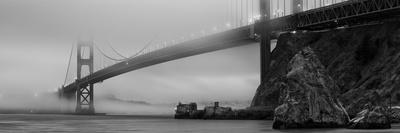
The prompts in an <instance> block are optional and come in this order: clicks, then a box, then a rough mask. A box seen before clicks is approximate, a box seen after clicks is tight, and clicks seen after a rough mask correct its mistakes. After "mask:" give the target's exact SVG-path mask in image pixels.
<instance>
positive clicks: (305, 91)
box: [273, 47, 349, 129]
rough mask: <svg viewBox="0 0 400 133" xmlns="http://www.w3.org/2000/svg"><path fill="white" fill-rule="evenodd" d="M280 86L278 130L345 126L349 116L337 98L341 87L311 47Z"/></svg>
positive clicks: (291, 64) (300, 55)
mask: <svg viewBox="0 0 400 133" xmlns="http://www.w3.org/2000/svg"><path fill="white" fill-rule="evenodd" d="M288 71H289V72H288V73H287V74H286V76H285V77H284V78H283V82H281V83H280V88H281V94H280V96H281V97H280V101H281V103H283V104H282V105H280V106H278V107H277V108H276V109H275V115H274V116H275V117H274V123H273V128H274V129H288V128H321V127H343V126H345V125H346V123H347V122H348V121H349V118H348V115H347V113H346V111H345V109H344V108H343V106H342V105H341V103H340V102H339V100H338V99H337V97H338V94H337V92H338V87H337V86H336V84H335V83H334V81H333V79H332V78H331V77H330V76H329V75H327V72H326V70H325V68H324V66H323V65H322V64H321V62H320V61H319V59H318V58H317V57H316V55H315V54H314V52H313V51H312V49H311V48H309V47H306V48H304V49H303V50H302V51H300V52H299V53H298V54H296V55H295V56H294V57H293V59H292V60H291V61H290V62H289V64H288Z"/></svg>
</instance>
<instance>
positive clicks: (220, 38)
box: [62, 26, 255, 93]
mask: <svg viewBox="0 0 400 133" xmlns="http://www.w3.org/2000/svg"><path fill="white" fill-rule="evenodd" d="M251 42H255V40H254V39H251V38H250V26H245V27H241V28H238V29H234V30H229V31H225V32H222V33H217V34H214V35H212V36H206V37H203V38H199V39H195V40H191V41H186V42H183V43H180V44H177V45H172V46H169V47H167V48H163V49H160V50H156V51H152V52H150V53H147V54H144V55H140V56H137V57H134V58H131V59H129V60H127V61H123V62H120V63H117V64H114V65H112V66H110V67H107V68H105V69H102V70H99V71H97V72H94V73H93V74H92V75H89V76H86V77H83V78H82V79H80V80H79V81H77V82H79V84H80V85H81V86H86V85H88V84H94V83H98V82H101V81H103V80H106V79H109V78H112V77H114V76H117V75H120V74H123V73H126V72H129V71H133V70H137V69H140V68H144V67H148V66H152V65H155V64H160V63H163V62H167V61H170V60H176V59H180V58H184V57H188V56H193V55H198V54H202V53H208V52H212V51H216V50H221V49H227V48H231V47H236V46H241V45H246V44H251ZM76 88H77V84H76V83H71V84H70V85H68V86H66V87H64V89H63V90H62V91H63V92H64V93H74V92H75V90H76Z"/></svg>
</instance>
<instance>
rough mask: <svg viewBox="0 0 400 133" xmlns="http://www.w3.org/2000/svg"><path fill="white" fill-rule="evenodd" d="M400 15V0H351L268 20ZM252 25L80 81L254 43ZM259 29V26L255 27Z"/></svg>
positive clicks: (285, 25) (306, 24)
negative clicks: (251, 33) (251, 36)
mask: <svg viewBox="0 0 400 133" xmlns="http://www.w3.org/2000/svg"><path fill="white" fill-rule="evenodd" d="M399 14H400V0H350V1H347V2H343V3H338V4H333V5H330V6H326V7H322V8H318V9H313V10H309V11H305V12H301V13H297V14H293V15H289V16H285V17H281V18H277V19H273V20H270V21H269V22H268V23H270V25H271V27H272V31H290V30H298V29H306V30H313V29H323V28H325V29H326V28H333V27H338V26H344V25H356V24H362V23H366V22H371V21H379V20H382V19H390V18H393V17H395V16H398V15H399ZM262 23H267V22H262ZM251 27H252V26H245V27H241V28H237V29H233V30H229V31H225V32H222V33H217V34H214V35H212V36H207V37H203V38H200V39H195V40H192V41H187V42H183V43H181V44H177V45H174V46H170V47H167V48H164V49H160V50H157V51H153V52H150V53H147V54H144V55H140V56H138V57H135V58H131V59H129V60H127V61H124V62H121V63H117V64H115V65H112V66H110V67H107V68H105V69H102V70H99V71H97V72H95V73H93V74H92V75H89V76H86V77H84V78H82V79H80V80H79V81H77V82H78V83H79V84H80V85H82V86H86V85H88V84H94V83H98V82H101V81H103V80H106V79H108V78H112V77H114V76H117V75H120V74H123V73H126V72H129V71H133V70H137V69H140V68H144V67H147V66H151V65H155V64H159V63H163V62H167V61H170V60H175V59H179V58H184V57H188V56H192V55H197V54H202V53H207V52H212V51H216V50H220V49H226V48H231V47H236V46H241V45H246V44H250V42H254V40H253V39H251V38H250V30H251ZM255 29H259V28H257V27H255ZM257 32H258V31H256V33H257ZM76 88H77V84H76V83H71V84H69V85H68V86H66V87H64V88H63V89H62V90H61V93H69V94H71V93H75V91H76Z"/></svg>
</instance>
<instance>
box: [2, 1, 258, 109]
mask: <svg viewBox="0 0 400 133" xmlns="http://www.w3.org/2000/svg"><path fill="white" fill-rule="evenodd" d="M227 4H228V0H1V1H0V62H1V63H0V99H1V98H2V97H3V98H4V97H6V96H8V97H14V96H22V95H23V96H31V95H34V93H35V92H43V91H50V90H54V89H56V88H57V87H59V86H60V85H62V84H63V82H64V76H65V70H66V67H67V64H68V62H67V61H68V57H69V51H70V47H71V45H72V44H76V42H77V41H78V39H79V38H81V39H88V38H91V39H93V40H95V41H96V42H97V43H98V45H100V46H104V47H103V48H105V49H107V48H108V47H105V46H107V45H105V43H106V42H107V41H109V42H110V43H111V44H112V46H113V47H114V48H115V49H117V50H118V51H119V52H120V53H122V54H124V55H125V56H129V55H132V54H134V53H135V52H136V51H138V50H139V49H141V48H142V47H143V46H145V44H146V42H148V41H149V40H152V39H154V38H155V40H156V41H170V40H173V39H179V38H181V37H182V36H186V37H188V36H190V35H191V34H195V35H196V34H198V33H200V32H201V31H202V30H203V31H206V32H210V31H212V29H213V28H214V27H217V28H218V29H222V27H224V26H225V24H226V23H227V22H228V20H229V17H228V16H229V13H228V11H229V8H228V7H229V6H227ZM254 10H256V9H254ZM155 36H156V37H155ZM75 56H76V55H74V58H75ZM72 67H74V68H75V69H76V66H72ZM258 85H259V50H258V45H256V44H252V45H247V46H242V47H237V48H232V49H227V50H221V51H216V52H212V53H207V54H202V55H197V56H192V57H188V58H184V59H180V60H175V61H170V62H167V63H163V64H160V65H155V66H151V67H147V68H144V69H140V70H137V71H133V72H129V73H126V74H123V75H121V76H118V77H115V78H112V79H109V80H106V81H105V82H103V83H101V84H97V85H96V87H95V94H96V95H104V94H114V95H116V96H117V97H119V98H122V99H130V100H143V101H149V102H152V103H163V102H165V103H167V102H178V101H183V102H189V101H203V100H209V101H211V100H251V99H252V97H253V95H254V93H255V90H256V88H257V86H258Z"/></svg>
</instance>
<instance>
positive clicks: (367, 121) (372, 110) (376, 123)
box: [348, 106, 391, 129]
mask: <svg viewBox="0 0 400 133" xmlns="http://www.w3.org/2000/svg"><path fill="white" fill-rule="evenodd" d="M387 112H388V111H387V109H385V108H384V107H381V106H375V107H367V108H366V109H364V110H362V111H361V112H359V113H358V114H357V116H356V117H355V118H353V119H351V120H350V122H349V124H348V128H350V129H388V128H391V126H390V120H389V119H390V118H389V116H388V115H387V114H388V113H387Z"/></svg>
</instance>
